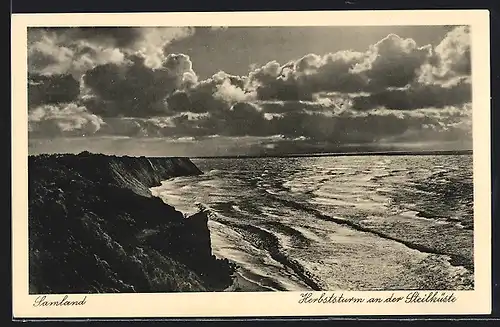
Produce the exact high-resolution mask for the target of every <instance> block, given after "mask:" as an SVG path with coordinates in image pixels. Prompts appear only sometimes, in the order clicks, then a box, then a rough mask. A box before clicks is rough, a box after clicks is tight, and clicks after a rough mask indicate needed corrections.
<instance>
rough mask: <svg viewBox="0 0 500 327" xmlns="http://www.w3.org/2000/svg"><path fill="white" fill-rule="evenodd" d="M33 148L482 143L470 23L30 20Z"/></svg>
mask: <svg viewBox="0 0 500 327" xmlns="http://www.w3.org/2000/svg"><path fill="white" fill-rule="evenodd" d="M28 132H29V147H28V149H29V153H30V154H39V153H56V152H58V153H78V152H81V151H85V150H87V151H90V152H102V153H109V154H123V155H167V156H168V155H182V156H221V155H222V156H228V155H280V154H283V155H288V154H295V153H297V154H300V153H307V152H310V153H317V152H338V151H341V150H342V149H352V151H362V150H363V149H370V150H374V151H375V150H381V151H384V149H395V150H405V151H408V150H416V151H417V150H465V149H472V87H471V58H470V30H469V27H468V26H372V27H370V26H364V27H343V26H331V27H179V28H177V27H147V28H146V27H143V28H140V27H116V28H103V27H99V28H89V27H87V28H78V27H73V28H67V27H58V28H33V27H32V28H29V29H28Z"/></svg>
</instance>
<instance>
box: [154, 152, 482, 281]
mask: <svg viewBox="0 0 500 327" xmlns="http://www.w3.org/2000/svg"><path fill="white" fill-rule="evenodd" d="M193 162H194V163H195V164H196V165H197V166H198V167H199V168H200V169H201V170H202V171H203V172H204V174H203V175H201V176H191V177H179V178H174V179H171V180H167V181H164V182H163V183H162V186H159V187H155V188H153V189H152V191H153V193H154V194H155V195H157V196H159V197H161V198H162V199H163V200H164V201H165V202H166V203H168V204H170V205H172V206H174V207H176V208H177V209H178V210H180V211H183V212H185V213H188V214H189V213H194V212H196V211H198V210H199V208H200V207H203V208H205V209H207V210H209V211H210V222H209V227H210V230H211V237H212V247H213V251H214V254H216V255H217V256H219V257H224V258H227V259H229V260H232V261H234V262H235V263H237V264H238V266H239V267H240V268H239V273H240V275H241V276H243V277H244V278H246V279H249V280H251V281H253V282H254V283H257V284H259V285H261V286H262V287H263V289H268V290H306V289H316V290H320V289H324V290H326V289H328V290H338V289H341V290H389V289H468V288H473V270H472V263H473V257H472V253H473V231H472V230H473V182H472V156H470V155H459V156H451V155H443V156H350V157H349V156H348V157H299V158H252V159H250V158H245V159H221V158H219V159H203V160H202V159H197V160H193Z"/></svg>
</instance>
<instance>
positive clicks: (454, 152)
mask: <svg viewBox="0 0 500 327" xmlns="http://www.w3.org/2000/svg"><path fill="white" fill-rule="evenodd" d="M437 155H472V150H429V151H366V152H324V153H321V152H319V153H296V154H282V155H277V154H264V155H230V156H213V157H211V156H199V157H197V156H191V157H190V158H191V159H239V158H241V159H247V158H297V157H348V156H351V157H356V156H437Z"/></svg>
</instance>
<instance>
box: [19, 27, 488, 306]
mask: <svg viewBox="0 0 500 327" xmlns="http://www.w3.org/2000/svg"><path fill="white" fill-rule="evenodd" d="M471 31H472V29H471V26H470V25H468V24H451V25H450V24H441V25H436V24H429V25H425V24H421V25H414V24H413V25H411V24H409V25H392V24H388V25H380V24H377V25H373V26H370V25H366V24H360V25H359V26H356V25H332V26H324V25H319V26H314V25H310V26H301V25H300V24H298V25H297V26H226V25H224V24H222V23H221V26H218V25H216V24H213V26H196V25H194V24H193V25H192V26H159V25H158V26H157V25H154V26H153V25H149V26H56V25H55V26H50V25H47V26H33V27H32V26H30V27H28V28H27V44H26V47H27V86H26V87H27V108H25V110H26V111H27V133H28V136H27V140H28V163H27V168H28V169H27V172H26V174H27V181H28V185H27V199H28V208H27V216H28V217H27V220H28V222H27V227H28V232H27V235H28V240H27V247H28V263H27V269H28V276H27V277H28V280H29V281H28V292H29V294H30V295H33V296H35V295H45V296H47V297H45V296H43V297H36V299H37V300H35V304H33V305H34V306H37V305H38V306H50V305H51V303H49V302H45V303H44V301H49V299H48V298H49V297H50V295H51V294H52V295H54V294H63V295H64V294H66V295H68V296H69V298H71V297H72V295H76V294H80V295H81V294H86V295H87V296H92V294H98V293H100V294H102V293H105V294H122V293H169V294H170V293H192V292H196V293H198V292H247V293H248V292H251V293H257V292H259V293H262V292H263V293H265V292H271V293H276V292H287V291H292V292H313V293H310V294H316V293H314V292H315V291H320V292H325V291H332V292H334V291H343V292H350V291H394V292H395V291H422V294H423V291H428V290H433V291H439V292H436V294H434V295H433V297H435V298H436V300H435V301H438V300H437V298H438V297H440V296H441V297H443V296H444V295H443V294H445V293H442V292H446V291H474V290H475V288H476V286H477V282H478V281H477V278H476V279H475V269H477V265H475V251H474V249H475V237H474V236H475V226H477V225H476V223H477V222H476V219H477V217H476V216H475V212H474V200H475V194H474V185H475V184H474V182H475V181H474V174H473V171H474V163H475V160H474V158H473V156H474V154H475V151H476V149H475V148H474V149H473V129H472V126H473V119H472V117H473V110H475V109H474V106H475V102H474V105H473V85H472V84H473V83H472V80H473V79H472V72H473V69H472V68H471V67H472V57H473V56H474V55H475V53H474V49H471V48H472V44H473V42H472V32H471ZM474 101H476V99H474ZM16 110H22V108H17V109H16ZM486 110H488V108H486ZM339 294H340V293H339ZM346 294H348V293H346ZM389 294H390V292H389ZM73 297H74V296H73ZM74 298H75V299H79V297H74ZM297 299H298V298H297ZM87 301H88V297H87ZM429 301H430V300H429Z"/></svg>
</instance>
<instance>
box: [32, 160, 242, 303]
mask: <svg viewBox="0 0 500 327" xmlns="http://www.w3.org/2000/svg"><path fill="white" fill-rule="evenodd" d="M193 174H201V171H199V170H198V168H196V166H195V165H194V164H193V163H192V162H191V161H190V160H189V159H187V158H146V157H116V156H107V155H98V154H90V153H81V154H79V155H70V154H67V155H66V154H64V155H39V156H30V157H29V169H28V175H29V253H30V257H29V270H30V271H29V276H30V280H29V285H30V293H32V294H33V293H96V292H99V293H103V292H141V293H143V292H186V291H218V290H223V289H225V288H226V287H227V286H229V285H230V284H231V282H232V273H233V271H234V267H233V266H232V265H231V264H230V263H229V262H228V261H227V260H220V259H217V258H216V257H215V256H213V255H212V250H211V243H210V232H209V229H208V226H207V220H208V217H207V215H206V214H205V213H203V212H200V213H197V214H195V215H193V216H191V217H187V218H186V217H184V215H183V214H182V213H181V212H179V211H177V210H175V208H173V207H171V206H169V205H166V204H165V203H163V201H162V200H161V199H159V198H156V197H153V196H152V195H151V193H150V191H149V188H150V187H152V186H155V185H159V184H160V181H161V180H165V179H167V178H170V177H175V176H181V175H193Z"/></svg>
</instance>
